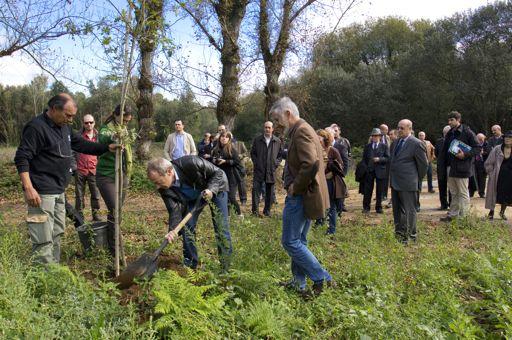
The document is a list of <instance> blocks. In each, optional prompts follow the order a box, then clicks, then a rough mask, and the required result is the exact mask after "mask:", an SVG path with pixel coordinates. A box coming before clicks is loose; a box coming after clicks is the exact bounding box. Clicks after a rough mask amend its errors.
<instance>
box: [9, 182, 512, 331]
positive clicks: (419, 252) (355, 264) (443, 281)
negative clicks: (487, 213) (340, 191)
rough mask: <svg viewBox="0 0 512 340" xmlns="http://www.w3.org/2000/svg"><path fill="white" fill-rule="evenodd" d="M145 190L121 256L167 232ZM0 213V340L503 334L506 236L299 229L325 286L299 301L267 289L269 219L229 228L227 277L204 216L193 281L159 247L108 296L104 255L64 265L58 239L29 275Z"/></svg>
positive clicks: (175, 254) (16, 227) (490, 228)
mask: <svg viewBox="0 0 512 340" xmlns="http://www.w3.org/2000/svg"><path fill="white" fill-rule="evenodd" d="M144 188H145V186H142V187H141V190H140V191H138V192H137V193H133V194H131V197H132V198H133V199H134V201H135V202H133V203H132V206H131V207H130V209H126V211H125V213H124V220H123V228H124V230H123V233H124V235H125V240H126V252H127V253H128V254H129V255H130V256H131V258H133V257H136V256H139V255H140V254H142V253H143V252H144V251H151V250H154V249H155V248H156V247H157V246H158V244H159V242H160V240H161V237H162V235H163V234H164V233H165V229H166V227H165V223H166V220H167V214H166V212H165V210H162V209H164V208H163V204H162V203H161V202H160V201H159V198H158V197H156V195H155V194H154V193H151V192H148V191H146V190H145V189H144ZM20 209H23V208H22V207H20ZM4 213H5V211H4V210H3V207H2V206H0V219H1V222H0V337H2V338H41V337H45V338H69V337H71V336H73V337H80V338H82V337H83V338H151V337H163V338H172V339H182V338H188V339H196V338H207V339H220V338H240V339H246V338H268V339H289V338H317V339H325V338H381V339H384V338H404V339H405V338H509V337H512V310H511V305H512V304H511V302H512V279H511V278H512V255H511V254H512V242H511V241H512V239H511V233H510V230H509V228H508V227H506V226H505V225H500V224H489V223H486V222H481V221H479V220H477V219H476V218H468V219H466V220H463V221H458V222H454V223H452V224H447V225H446V224H435V223H430V222H429V223H423V222H420V223H419V230H420V239H419V242H418V243H417V244H413V245H410V246H407V247H404V246H402V245H401V244H399V243H397V242H396V240H395V239H394V236H393V227H392V225H391V223H390V222H389V218H385V219H384V222H383V223H382V224H381V225H378V226H370V225H367V224H366V222H365V221H366V220H365V219H364V218H362V217H361V216H356V218H355V219H353V220H351V221H346V222H344V223H343V225H341V226H340V227H338V230H337V233H336V235H335V236H334V237H333V238H326V237H325V236H324V232H325V229H323V228H319V229H312V231H311V232H310V237H309V240H310V248H311V250H312V251H313V252H314V253H315V254H316V255H317V257H318V258H319V260H320V261H321V262H322V264H323V265H324V266H325V267H326V268H327V269H328V270H329V271H330V273H331V274H332V275H333V277H334V279H335V280H336V281H337V282H338V288H336V289H328V290H326V291H325V292H324V293H323V294H322V295H321V296H319V297H318V298H317V299H315V300H313V301H310V302H304V301H303V300H302V299H300V298H299V297H298V296H297V295H296V294H295V293H293V292H288V291H286V290H284V289H282V288H280V287H279V286H278V284H277V283H278V282H279V281H281V280H283V279H286V278H288V277H289V258H288V256H287V255H286V253H285V252H284V251H283V249H282V247H281V245H280V234H281V232H280V227H281V221H280V219H279V217H275V218H271V219H255V218H252V217H246V218H245V219H243V220H240V219H238V218H237V217H232V219H231V229H232V237H233V245H234V253H233V266H232V267H233V269H232V271H230V272H229V273H228V274H222V275H220V274H219V273H218V272H219V266H218V258H217V254H216V246H215V240H214V236H213V230H212V229H213V228H212V226H211V223H209V221H210V220H209V213H208V212H207V211H205V213H204V214H203V215H204V216H202V217H201V219H200V222H199V226H198V249H199V252H200V256H201V261H202V262H201V268H200V270H199V271H197V272H188V271H186V270H184V269H183V268H182V267H181V266H180V265H179V263H178V262H179V260H180V259H181V244H180V242H178V243H176V244H172V245H170V246H169V247H168V248H167V249H166V250H165V252H164V256H163V258H162V260H163V261H162V264H163V267H164V268H163V269H162V270H160V271H159V273H158V275H157V276H156V277H155V278H154V279H153V280H152V281H151V282H148V283H143V284H142V285H141V286H139V287H138V288H133V289H132V290H129V291H126V292H119V291H117V290H116V289H115V287H114V286H113V285H112V283H110V281H109V277H110V264H109V259H108V257H107V256H106V255H105V254H104V253H99V254H95V255H92V256H90V257H87V258H78V257H77V256H76V254H77V253H80V252H81V250H80V245H79V243H78V239H77V237H76V234H75V232H74V230H72V229H71V228H68V230H67V231H66V237H65V238H64V242H63V263H64V264H65V266H56V267H53V268H50V269H47V270H43V269H40V268H33V267H31V266H30V265H29V262H28V252H29V249H30V245H29V242H28V240H27V239H26V229H25V226H24V223H22V222H21V221H19V220H15V219H14V218H13V216H14V215H13V214H12V213H10V214H4ZM18 215H20V216H22V215H23V212H20V213H19V214H18ZM6 216H7V217H6ZM167 268H170V270H169V269H167ZM177 274H179V275H177Z"/></svg>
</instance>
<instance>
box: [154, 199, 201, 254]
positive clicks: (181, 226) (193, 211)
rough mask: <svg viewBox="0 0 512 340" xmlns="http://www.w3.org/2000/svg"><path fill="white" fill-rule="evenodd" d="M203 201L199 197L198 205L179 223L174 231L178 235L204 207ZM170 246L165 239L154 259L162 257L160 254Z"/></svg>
mask: <svg viewBox="0 0 512 340" xmlns="http://www.w3.org/2000/svg"><path fill="white" fill-rule="evenodd" d="M201 201H202V197H199V198H198V199H197V201H196V203H195V204H194V207H193V208H192V210H191V211H189V212H188V213H187V214H186V215H185V217H183V219H182V220H181V222H180V223H178V225H177V226H176V227H175V228H174V229H173V230H174V231H175V232H176V233H179V232H180V230H181V229H182V228H183V227H184V226H185V224H187V222H188V221H189V220H190V219H191V218H192V215H194V213H195V212H196V211H197V210H198V209H199V207H202V206H203V204H201ZM168 244H169V240H168V239H167V238H164V240H163V241H162V243H161V244H160V247H159V248H158V249H157V250H156V251H155V252H154V253H153V257H154V258H155V259H156V258H157V257H158V256H160V253H161V252H162V250H164V248H165V247H167V245H168Z"/></svg>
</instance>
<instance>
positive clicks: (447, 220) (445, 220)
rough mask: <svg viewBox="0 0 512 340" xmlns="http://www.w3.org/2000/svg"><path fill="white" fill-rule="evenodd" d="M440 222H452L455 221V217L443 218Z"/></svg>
mask: <svg viewBox="0 0 512 340" xmlns="http://www.w3.org/2000/svg"><path fill="white" fill-rule="evenodd" d="M440 221H441V222H451V221H453V217H451V216H445V217H441V218H440Z"/></svg>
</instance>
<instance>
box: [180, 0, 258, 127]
mask: <svg viewBox="0 0 512 340" xmlns="http://www.w3.org/2000/svg"><path fill="white" fill-rule="evenodd" d="M175 2H176V3H177V4H178V5H179V6H180V7H181V8H182V9H183V10H184V11H185V12H186V13H187V14H188V15H189V16H190V17H191V18H192V20H193V21H194V22H195V24H196V25H197V27H198V28H199V30H200V31H201V32H202V34H203V35H204V36H205V37H206V39H207V40H208V42H209V43H210V44H211V45H212V46H213V47H214V48H215V49H216V50H217V51H218V52H219V53H220V60H221V63H222V72H221V76H220V85H221V94H220V97H219V100H218V101H217V120H218V121H219V123H221V124H225V125H226V126H227V127H228V128H229V129H232V128H233V125H234V122H235V117H236V116H237V114H238V113H239V112H240V109H241V108H240V100H239V99H240V81H239V73H240V46H239V37H240V27H241V24H242V20H243V18H244V16H245V12H246V8H247V5H248V3H249V1H248V0H229V1H225V0H217V1H211V0H209V1H204V2H202V3H200V5H198V6H195V7H194V6H193V5H192V4H191V3H190V2H184V1H180V0H175ZM212 17H213V18H214V19H213V20H214V22H213V23H212V22H211V18H212ZM217 26H218V27H217ZM217 28H218V31H219V32H220V37H216V33H215V32H216V30H217ZM219 38H220V39H219Z"/></svg>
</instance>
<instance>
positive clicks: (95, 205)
mask: <svg viewBox="0 0 512 340" xmlns="http://www.w3.org/2000/svg"><path fill="white" fill-rule="evenodd" d="M86 183H87V184H88V186H89V192H90V193H91V209H92V211H93V213H94V212H96V211H98V210H99V209H100V193H99V191H98V187H97V186H96V175H94V174H91V173H89V174H87V175H84V174H81V173H80V172H79V171H77V172H76V175H75V209H76V211H77V212H78V213H79V214H81V215H82V216H83V210H84V196H85V184H86Z"/></svg>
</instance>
